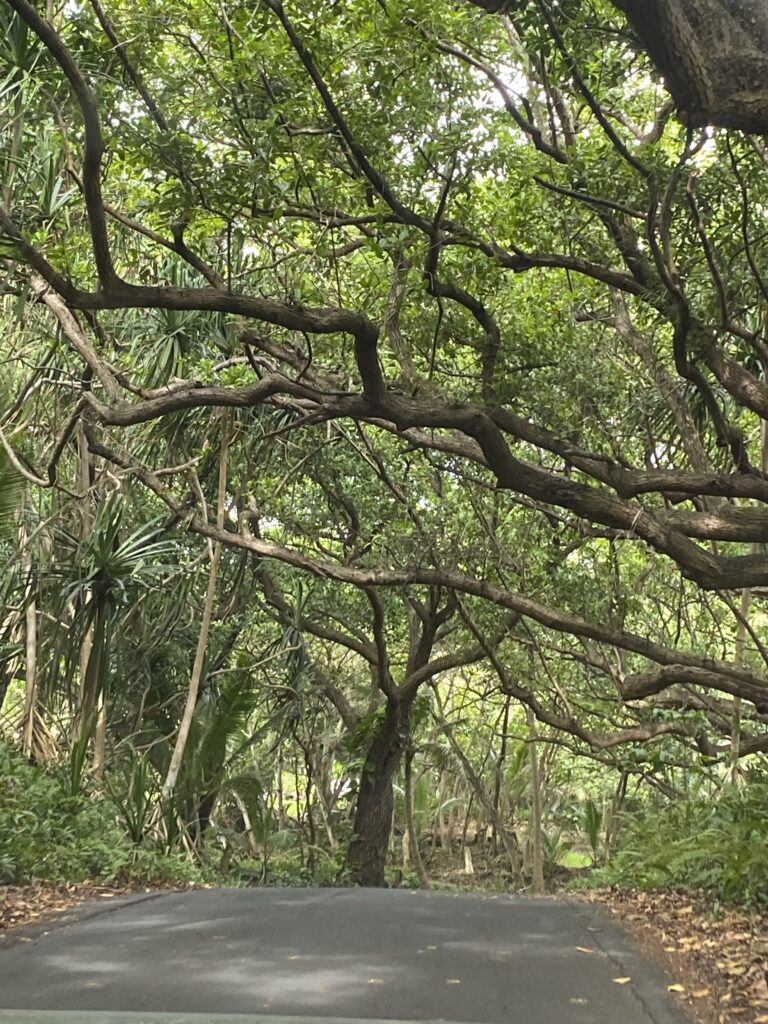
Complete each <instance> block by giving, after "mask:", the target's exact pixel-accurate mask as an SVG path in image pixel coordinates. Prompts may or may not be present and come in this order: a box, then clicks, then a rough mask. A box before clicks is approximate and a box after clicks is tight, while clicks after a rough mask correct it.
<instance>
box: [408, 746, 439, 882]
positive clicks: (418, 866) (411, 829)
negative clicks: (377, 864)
mask: <svg viewBox="0 0 768 1024" xmlns="http://www.w3.org/2000/svg"><path fill="white" fill-rule="evenodd" d="M413 753H414V752H413V746H412V745H411V744H410V743H409V744H408V747H407V749H406V752H405V828H406V836H407V837H408V860H409V862H410V863H409V864H408V865H406V864H404V865H403V866H404V867H408V866H412V867H413V868H414V870H415V871H416V874H417V875H418V878H419V886H420V887H421V888H422V889H431V888H432V886H431V884H430V881H429V875H428V874H427V869H426V868H425V867H424V861H423V859H422V856H421V850H420V849H419V836H418V833H417V832H416V821H415V819H414V814H413Z"/></svg>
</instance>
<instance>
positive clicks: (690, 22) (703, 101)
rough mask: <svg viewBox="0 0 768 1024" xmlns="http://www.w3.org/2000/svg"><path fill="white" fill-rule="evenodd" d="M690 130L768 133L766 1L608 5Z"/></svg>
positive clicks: (641, 0) (642, 0) (656, 0)
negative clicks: (622, 18)
mask: <svg viewBox="0 0 768 1024" xmlns="http://www.w3.org/2000/svg"><path fill="white" fill-rule="evenodd" d="M614 4H615V6H616V7H618V8H619V9H620V10H622V11H624V13H625V14H626V16H627V18H628V19H629V20H630V22H631V23H632V26H633V27H634V29H635V31H636V32H637V34H638V35H639V37H640V39H641V40H642V42H643V45H644V46H645V47H646V49H647V50H648V53H649V55H650V57H651V60H652V61H653V63H654V64H655V65H656V67H657V69H658V70H659V71H660V72H661V73H662V74H663V75H664V79H665V81H666V83H667V86H668V88H669V91H670V92H671V93H672V98H673V99H674V101H675V103H676V104H677V106H678V108H679V109H680V111H681V112H682V113H683V114H684V115H685V117H686V120H687V121H688V122H689V123H690V124H692V125H705V124H714V125H718V126H719V127H721V128H743V129H744V130H745V131H749V132H758V133H763V132H766V131H768V5H767V4H766V3H765V0H614Z"/></svg>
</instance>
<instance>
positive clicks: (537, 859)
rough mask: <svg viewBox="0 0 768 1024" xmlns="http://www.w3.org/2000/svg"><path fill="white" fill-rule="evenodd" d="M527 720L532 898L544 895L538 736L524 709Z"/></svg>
mask: <svg viewBox="0 0 768 1024" xmlns="http://www.w3.org/2000/svg"><path fill="white" fill-rule="evenodd" d="M525 711H526V717H527V719H528V755H529V757H530V761H531V830H530V844H531V892H532V893H533V895H534V896H542V895H543V894H544V856H543V851H542V847H541V773H540V771H539V756H538V749H537V746H538V735H537V732H536V717H535V715H534V713H533V711H531V709H530V708H526V709H525Z"/></svg>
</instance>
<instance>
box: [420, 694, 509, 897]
mask: <svg viewBox="0 0 768 1024" xmlns="http://www.w3.org/2000/svg"><path fill="white" fill-rule="evenodd" d="M434 692H435V694H437V690H436V689H435V690H434ZM437 702H438V710H439V712H440V716H441V717H440V720H439V723H438V724H439V725H440V726H441V728H442V730H443V733H444V735H445V737H446V739H447V740H448V743H449V745H450V748H451V750H452V751H453V753H454V754H455V756H456V759H457V760H458V762H459V763H460V764H461V767H462V770H463V772H464V777H465V779H466V780H467V782H468V783H469V785H470V787H471V788H472V791H473V792H474V794H475V796H476V797H477V802H478V803H479V804H480V806H481V807H483V808H484V809H485V813H486V814H487V816H488V820H489V821H490V822H491V824H492V825H493V827H494V828H495V829H496V834H497V835H498V837H499V839H500V840H501V844H502V846H503V847H504V852H505V853H506V855H507V861H508V863H509V870H510V872H511V873H512V877H513V879H514V881H515V884H521V883H522V871H521V863H520V851H519V850H518V848H517V846H516V845H515V842H514V840H513V838H512V836H511V835H510V834H509V832H508V831H507V829H506V827H505V825H504V822H503V821H502V820H501V817H500V816H499V814H498V813H497V812H496V809H495V808H494V806H493V800H492V798H490V797H489V796H488V794H487V792H486V790H485V786H484V785H483V780H482V779H481V778H480V776H479V775H478V774H477V772H476V771H475V769H474V768H473V767H472V764H471V762H470V760H469V758H468V757H467V755H466V754H465V753H464V751H463V750H462V749H461V746H460V744H459V742H458V741H457V739H456V737H455V736H454V735H453V730H452V729H451V728H450V726H449V725H448V723H447V722H446V721H445V719H443V718H442V705H441V703H440V698H439V695H437ZM465 826H466V823H465Z"/></svg>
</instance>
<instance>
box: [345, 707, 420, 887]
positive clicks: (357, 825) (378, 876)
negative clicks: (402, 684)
mask: <svg viewBox="0 0 768 1024" xmlns="http://www.w3.org/2000/svg"><path fill="white" fill-rule="evenodd" d="M412 704H413V697H407V698H405V699H397V698H395V699H393V698H391V697H390V698H388V699H387V703H386V706H385V711H384V717H383V718H382V720H381V724H380V725H379V728H378V729H377V730H376V735H375V736H374V737H373V741H372V743H371V746H370V748H369V750H368V754H367V756H366V759H365V764H364V766H363V770H362V773H361V775H360V790H359V792H358V795H357V804H356V807H355V821H354V825H353V832H354V835H353V838H352V841H351V843H350V844H349V850H348V852H347V870H348V871H349V875H350V879H351V881H353V882H355V883H356V884H357V885H365V886H373V887H381V886H383V885H384V884H385V881H384V866H385V864H386V861H387V850H388V848H389V837H390V834H391V830H392V811H393V808H394V793H393V789H392V784H393V782H394V779H395V776H396V775H397V772H398V769H399V767H400V760H401V758H402V755H403V750H404V749H405V744H406V742H407V740H408V735H409V733H410V727H411V707H412Z"/></svg>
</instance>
